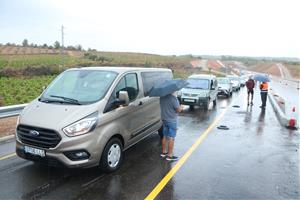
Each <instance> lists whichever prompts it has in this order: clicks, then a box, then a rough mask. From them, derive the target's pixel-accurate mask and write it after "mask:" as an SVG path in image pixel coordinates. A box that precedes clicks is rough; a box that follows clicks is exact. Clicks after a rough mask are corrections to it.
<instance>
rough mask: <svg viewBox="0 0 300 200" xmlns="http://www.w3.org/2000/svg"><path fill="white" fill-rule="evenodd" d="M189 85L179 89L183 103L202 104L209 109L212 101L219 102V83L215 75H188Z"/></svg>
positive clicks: (191, 105) (179, 95)
mask: <svg viewBox="0 0 300 200" xmlns="http://www.w3.org/2000/svg"><path fill="white" fill-rule="evenodd" d="M187 82H188V85H187V86H186V87H185V88H183V89H182V90H180V91H179V93H178V99H179V100H180V103H181V104H183V105H189V106H190V108H191V109H192V108H194V106H201V107H203V108H204V110H207V109H208V107H209V104H210V102H213V105H214V106H215V105H216V104H217V95H218V83H217V79H216V77H215V76H213V75H204V74H194V75H191V76H190V77H188V79H187Z"/></svg>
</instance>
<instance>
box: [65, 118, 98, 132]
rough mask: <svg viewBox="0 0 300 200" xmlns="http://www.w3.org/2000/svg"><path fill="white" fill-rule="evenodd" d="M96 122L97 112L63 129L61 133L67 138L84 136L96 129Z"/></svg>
mask: <svg viewBox="0 0 300 200" xmlns="http://www.w3.org/2000/svg"><path fill="white" fill-rule="evenodd" d="M97 120H98V112H96V113H94V114H92V115H89V116H87V117H85V118H84V119H81V120H79V121H77V122H75V123H73V124H71V125H69V126H67V127H65V128H63V132H64V133H65V134H66V135H67V136H69V137H74V136H78V135H83V134H86V133H88V132H90V131H92V130H93V129H94V128H95V127H96V125H97Z"/></svg>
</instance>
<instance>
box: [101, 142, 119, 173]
mask: <svg viewBox="0 0 300 200" xmlns="http://www.w3.org/2000/svg"><path fill="white" fill-rule="evenodd" d="M122 161H123V145H122V143H121V141H120V139H118V138H116V137H113V138H112V139H110V140H109V141H108V142H107V144H106V145H105V148H104V150H103V153H102V156H101V160H100V168H101V170H103V171H105V172H108V173H109V172H113V171H116V170H117V169H118V168H120V166H121V163H122Z"/></svg>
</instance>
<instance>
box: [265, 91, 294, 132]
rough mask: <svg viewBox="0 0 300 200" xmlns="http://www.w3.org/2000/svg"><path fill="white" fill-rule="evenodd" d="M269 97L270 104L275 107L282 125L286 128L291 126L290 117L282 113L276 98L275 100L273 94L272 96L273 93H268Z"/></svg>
mask: <svg viewBox="0 0 300 200" xmlns="http://www.w3.org/2000/svg"><path fill="white" fill-rule="evenodd" d="M268 97H269V99H270V102H271V104H272V106H273V109H274V111H275V113H276V115H277V117H278V119H279V122H280V124H281V125H282V126H284V127H287V126H288V124H289V119H288V117H287V116H286V114H285V113H284V112H282V110H281V108H280V107H279V105H278V104H277V101H276V100H275V98H274V96H273V94H271V92H268Z"/></svg>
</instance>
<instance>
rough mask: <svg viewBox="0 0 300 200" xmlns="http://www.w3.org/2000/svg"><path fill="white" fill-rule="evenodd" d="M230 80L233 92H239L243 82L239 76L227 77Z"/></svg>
mask: <svg viewBox="0 0 300 200" xmlns="http://www.w3.org/2000/svg"><path fill="white" fill-rule="evenodd" d="M227 77H228V78H229V79H230V82H231V83H232V89H233V91H239V90H240V89H241V80H240V77H238V76H232V75H230V76H227Z"/></svg>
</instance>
